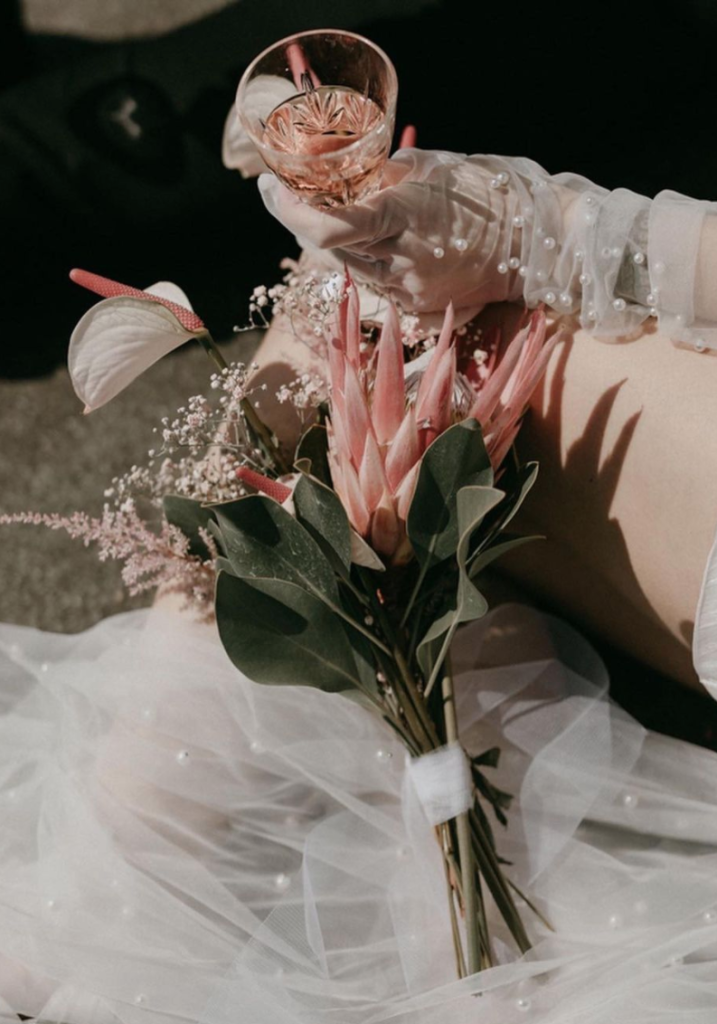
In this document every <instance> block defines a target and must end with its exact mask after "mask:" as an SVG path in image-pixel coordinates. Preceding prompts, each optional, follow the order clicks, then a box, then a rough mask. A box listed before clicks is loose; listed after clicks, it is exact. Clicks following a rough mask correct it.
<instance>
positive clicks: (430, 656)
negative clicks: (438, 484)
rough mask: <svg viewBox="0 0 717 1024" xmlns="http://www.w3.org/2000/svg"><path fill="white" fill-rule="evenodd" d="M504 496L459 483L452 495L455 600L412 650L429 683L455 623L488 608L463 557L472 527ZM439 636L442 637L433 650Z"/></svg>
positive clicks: (452, 635) (444, 654)
mask: <svg viewBox="0 0 717 1024" xmlns="http://www.w3.org/2000/svg"><path fill="white" fill-rule="evenodd" d="M504 497H505V494H504V492H503V491H500V490H498V489H497V488H495V487H488V486H470V487H462V488H461V490H460V491H459V492H458V494H457V496H456V520H457V526H458V545H457V550H456V561H457V563H458V587H457V592H456V596H455V604H454V605H453V607H451V608H449V609H448V611H446V612H445V613H444V614H443V615H442V616H441V617H440V619H438V620H436V621H435V622H433V623H432V624H431V626H430V627H429V629H428V631H427V632H426V635H425V636H424V637H423V639H422V641H421V643H420V644H419V645H418V649H417V652H416V656H417V658H418V663H419V665H420V666H421V669H422V671H423V672H424V673H425V674H426V675H427V676H428V677H429V682H428V685H429V687H431V686H432V685H433V683H434V682H435V677H436V673H437V671H438V669H439V668H440V666H441V665H442V663H443V661H444V660H445V657H446V654H447V653H448V650H449V648H450V645H451V641H452V640H453V637H454V636H455V632H456V630H457V628H458V626H460V625H461V624H462V623H464V622H472V621H473V620H474V619H479V618H481V617H482V616H483V615H485V613H486V612H487V611H488V602H487V601H486V599H485V598H484V597H483V595H482V594H481V592H480V591H479V590H478V589H477V588H476V587H475V586H474V585H473V583H472V582H471V580H470V577H469V575H468V571H467V568H466V559H467V557H468V553H469V550H470V543H471V537H472V536H473V533H474V531H475V530H476V529H477V528H478V526H480V524H481V523H482V522H483V520H484V519H485V517H486V516H487V515H488V513H489V512H490V511H491V509H493V508H495V507H496V506H497V505H498V504H499V503H500V502H501V501H502V500H503V498H504ZM439 637H442V638H443V639H442V642H441V645H440V648H438V650H437V649H436V648H437V643H436V642H437V640H438V638H439Z"/></svg>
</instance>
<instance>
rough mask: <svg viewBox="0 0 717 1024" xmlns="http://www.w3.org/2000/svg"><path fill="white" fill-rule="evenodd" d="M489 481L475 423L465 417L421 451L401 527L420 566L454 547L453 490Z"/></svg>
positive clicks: (487, 463)
mask: <svg viewBox="0 0 717 1024" xmlns="http://www.w3.org/2000/svg"><path fill="white" fill-rule="evenodd" d="M492 483H493V470H492V468H491V464H490V459H489V458H488V452H487V451H486V448H485V444H484V443H483V435H482V433H481V428H480V424H479V423H478V422H477V420H473V419H467V420H463V421H462V422H461V423H456V424H455V425H454V426H452V427H449V429H448V430H446V431H445V432H444V433H443V434H441V435H440V436H439V437H437V438H436V440H435V441H434V442H433V444H432V445H431V446H430V447H429V448H428V449H427V450H426V453H425V454H424V456H423V458H422V460H421V468H420V470H419V473H418V480H417V482H416V490H415V492H414V495H413V500H412V502H411V506H410V508H409V510H408V519H407V522H406V529H407V532H408V536H409V539H410V541H411V544H412V545H413V549H414V551H415V553H416V557H417V559H418V561H419V563H420V564H421V566H422V568H424V569H425V568H427V567H430V566H431V565H435V564H436V563H438V562H440V561H442V560H443V559H445V558H449V557H450V556H451V555H453V554H454V553H455V551H456V548H457V546H458V531H459V527H458V513H457V507H456V499H457V495H458V492H459V491H460V490H461V488H462V487H465V486H466V485H469V484H473V485H482V486H490V485H491V484H492Z"/></svg>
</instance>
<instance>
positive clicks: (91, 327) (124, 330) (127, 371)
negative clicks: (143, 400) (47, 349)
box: [67, 270, 208, 413]
mask: <svg viewBox="0 0 717 1024" xmlns="http://www.w3.org/2000/svg"><path fill="white" fill-rule="evenodd" d="M70 277H71V278H72V280H73V281H75V282H76V283H77V284H79V285H82V286H83V287H85V288H88V289H90V291H94V292H97V293H98V294H99V295H103V296H105V298H104V300H103V301H102V302H98V303H97V304H96V305H94V306H92V308H91V309H89V310H88V311H87V312H86V313H85V315H84V316H83V317H82V319H81V320H80V322H79V323H78V324H77V326H76V327H75V329H74V331H73V332H72V337H71V339H70V350H69V353H68V357H67V363H68V368H69V371H70V378H71V380H72V385H73V387H74V389H75V392H76V393H77V395H78V397H79V398H80V399H81V400H82V401H83V402H84V403H85V412H86V413H88V412H92V411H93V410H95V409H99V408H100V406H102V405H105V404H106V403H107V402H109V401H110V400H111V399H112V398H114V397H115V396H116V395H118V394H119V393H120V391H123V390H124V388H126V387H127V385H128V384H131V383H132V381H133V380H135V378H137V377H139V375H140V374H141V373H144V371H145V370H147V369H148V368H149V367H150V366H152V365H153V364H154V363H156V362H157V361H158V360H159V359H161V358H162V356H165V355H167V354H168V353H169V352H171V351H173V349H175V348H178V347H179V346H180V345H183V344H184V343H185V342H187V341H189V340H190V339H191V338H198V337H200V336H201V335H207V334H208V332H207V329H206V327H205V326H204V324H203V323H202V321H201V320H200V318H199V317H198V316H197V314H196V313H195V312H194V311H193V309H192V306H191V304H190V302H189V299H188V298H187V296H186V295H185V294H184V292H183V291H182V289H181V288H179V287H178V286H177V285H176V284H172V283H171V282H170V281H160V282H158V283H157V284H153V285H152V286H151V287H149V288H147V289H146V290H145V291H141V290H140V289H138V288H132V287H130V286H129V285H123V284H119V283H118V282H116V281H111V280H109V279H108V278H105V277H100V276H99V275H97V274H91V273H88V272H87V271H84V270H73V271H72V272H71V274H70Z"/></svg>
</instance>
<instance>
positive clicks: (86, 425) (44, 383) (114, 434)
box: [0, 332, 261, 633]
mask: <svg viewBox="0 0 717 1024" xmlns="http://www.w3.org/2000/svg"><path fill="white" fill-rule="evenodd" d="M260 337H261V334H260V332H254V333H251V334H243V335H241V336H239V338H237V339H236V340H235V341H233V342H231V343H230V344H229V345H227V346H225V347H224V352H225V355H226V356H227V358H229V359H242V360H247V359H249V358H251V354H252V352H253V351H254V349H255V347H256V344H257V342H258V341H259V340H260ZM212 369H213V367H212V365H211V363H210V362H209V360H208V359H207V357H206V355H205V354H204V352H203V350H202V349H200V348H199V346H198V345H194V344H189V345H185V346H184V347H183V348H182V349H181V350H179V351H178V352H176V353H174V354H173V355H172V356H170V357H168V358H165V359H163V360H161V361H160V362H159V363H157V364H156V365H155V366H153V367H152V368H151V369H150V370H149V371H148V372H147V373H145V374H144V375H143V376H142V377H140V378H139V379H138V380H137V381H135V383H134V384H133V385H132V386H131V387H129V388H128V389H127V390H126V391H124V392H123V393H122V394H121V395H119V396H118V397H117V398H116V399H115V400H114V401H113V402H110V403H109V404H108V405H106V406H104V407H103V408H102V409H98V410H97V411H96V412H94V413H92V414H91V415H89V416H83V414H82V404H81V403H80V401H79V400H78V399H77V397H76V395H75V394H74V392H73V390H72V385H71V383H70V379H69V376H68V373H67V371H66V370H65V369H60V370H57V371H56V373H54V374H53V376H51V377H47V378H42V379H38V380H28V381H0V511H1V512H20V511H35V512H60V513H63V514H66V513H70V512H73V511H75V510H77V509H83V510H85V511H87V512H90V513H93V514H96V513H98V512H99V511H100V510H101V508H102V505H103V503H104V500H105V499H104V494H103V492H104V489H105V488H106V487H107V486H108V484H109V483H110V481H111V479H112V477H114V476H117V475H120V474H122V473H124V472H125V471H127V470H128V469H129V468H130V467H131V466H132V465H133V464H134V463H137V464H141V463H142V462H144V461H145V460H146V457H147V450H148V449H149V448H151V447H152V446H153V443H156V441H155V439H154V438H153V434H152V428H153V427H154V426H157V425H158V424H159V421H160V419H161V417H162V416H165V415H169V414H171V413H173V412H174V411H175V410H176V409H177V408H178V406H180V405H182V404H183V402H184V400H185V399H186V398H188V397H189V396H190V395H192V394H197V393H199V392H201V391H203V390H205V388H206V385H207V379H208V376H209V374H210V373H211V372H212ZM150 601H151V595H143V596H141V597H139V598H130V597H129V596H128V595H127V593H126V591H125V588H124V586H123V584H122V581H121V579H120V570H119V566H118V565H116V564H114V563H105V564H101V563H100V562H98V560H97V557H96V554H95V551H94V549H93V548H85V547H84V546H83V544H82V542H81V541H73V540H71V539H70V538H68V537H67V536H66V535H65V534H64V533H60V532H56V531H52V530H48V529H47V528H45V527H42V526H25V525H12V526H0V622H13V623H20V624H23V625H28V626H37V627H39V628H41V629H45V630H50V631H53V632H67V633H74V632H78V631H79V630H82V629H86V628H87V627H88V626H90V625H92V623H94V622H96V621H98V620H99V619H101V618H104V617H105V616H107V615H111V614H114V613H116V612H119V611H124V610H126V609H128V608H133V607H139V606H141V605H143V604H147V603H149V602H150Z"/></svg>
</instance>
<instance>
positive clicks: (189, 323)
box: [70, 268, 206, 332]
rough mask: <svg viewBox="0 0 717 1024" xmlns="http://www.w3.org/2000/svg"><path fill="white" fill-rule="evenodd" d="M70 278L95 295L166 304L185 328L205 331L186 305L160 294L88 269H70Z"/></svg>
mask: <svg viewBox="0 0 717 1024" xmlns="http://www.w3.org/2000/svg"><path fill="white" fill-rule="evenodd" d="M70 280H71V281H74V282H75V284H79V285H80V287H82V288H87V290H88V291H91V292H95V294H96V295H101V296H102V297H103V298H105V299H116V298H118V297H119V296H120V295H126V296H128V297H129V298H131V299H146V300H147V301H148V302H158V303H159V304H160V305H161V306H166V308H167V309H168V310H169V311H170V312H171V313H173V314H174V315H175V316H176V318H177V320H179V322H180V324H181V325H182V327H184V328H186V330H188V331H192V332H202V331H206V326H205V324H204V322H203V321H202V320H201V319H200V318H199V317H198V316H197V314H196V313H195V312H194V311H193V310H191V309H187V308H186V306H180V305H179V303H177V302H172V301H171V300H170V299H165V298H162V296H161V295H152V294H151V293H150V292H144V291H142V290H141V289H140V288H133V287H132V286H131V285H128V284H120V282H119V281H112V280H111V279H110V278H109V277H101V276H100V275H99V274H93V273H91V272H90V271H89V270H79V269H77V268H75V269H74V270H71V271H70Z"/></svg>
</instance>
